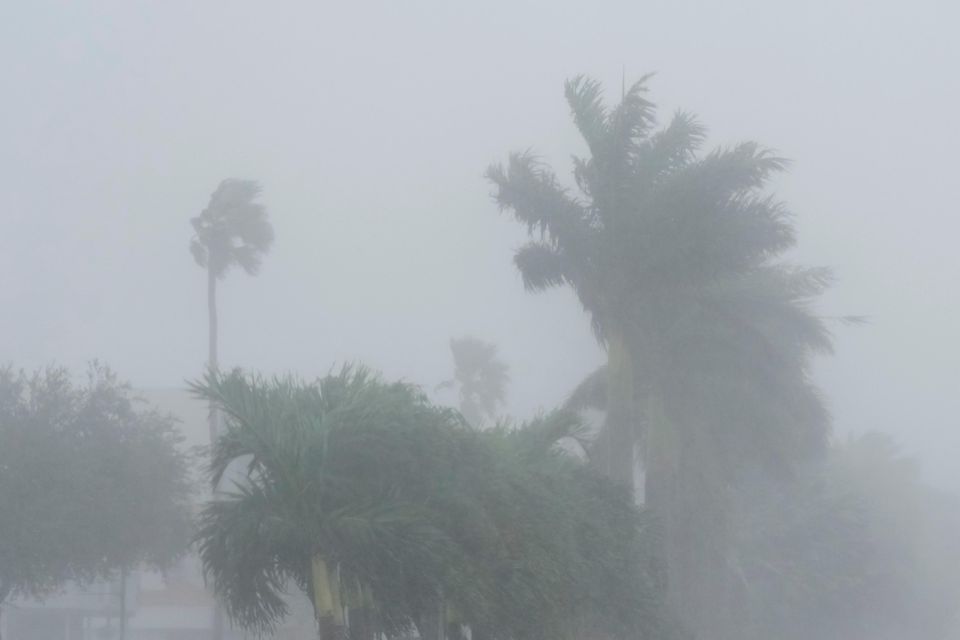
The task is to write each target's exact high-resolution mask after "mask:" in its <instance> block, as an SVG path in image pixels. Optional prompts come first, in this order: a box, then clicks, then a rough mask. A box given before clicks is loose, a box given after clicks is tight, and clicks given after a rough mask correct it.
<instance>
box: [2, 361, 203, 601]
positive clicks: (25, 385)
mask: <svg viewBox="0 0 960 640" xmlns="http://www.w3.org/2000/svg"><path fill="white" fill-rule="evenodd" d="M188 462H189V461H188V458H187V456H186V455H185V454H184V453H183V452H182V451H181V450H180V449H179V434H178V432H177V431H176V430H175V428H174V422H173V420H172V418H170V417H169V416H166V415H164V414H162V413H159V412H157V411H156V410H153V409H151V408H148V407H145V406H142V405H140V404H139V403H138V402H137V401H136V399H135V398H134V397H133V395H132V393H131V391H130V389H129V388H128V387H127V386H126V385H124V384H122V383H121V382H120V381H118V380H117V378H116V376H115V375H114V374H113V373H111V372H110V371H109V370H108V369H106V368H104V367H102V366H99V365H93V366H91V368H90V370H89V372H88V376H87V379H86V381H85V382H84V383H82V384H77V383H75V382H74V380H73V378H72V377H71V375H70V373H69V372H68V371H67V370H66V369H62V368H49V369H45V370H43V371H39V372H36V373H33V374H26V373H24V372H16V371H14V370H12V369H11V368H4V369H0V602H2V601H3V600H4V599H5V598H7V597H9V596H12V595H27V596H43V595H44V594H46V593H48V592H50V591H51V590H54V589H56V588H57V587H59V586H61V585H62V584H63V583H64V582H66V581H69V580H75V581H79V582H84V581H87V580H90V579H93V578H95V577H99V576H104V575H106V574H107V573H109V572H111V571H113V570H115V569H119V568H132V567H133V566H134V565H136V564H138V563H148V564H152V565H157V566H162V565H164V564H166V563H168V562H170V561H171V560H173V559H174V558H176V557H177V556H178V555H179V554H181V553H183V552H184V551H185V550H186V547H187V544H188V543H189V538H190V526H191V523H190V509H189V491H190V485H189V475H188V474H189V465H188Z"/></svg>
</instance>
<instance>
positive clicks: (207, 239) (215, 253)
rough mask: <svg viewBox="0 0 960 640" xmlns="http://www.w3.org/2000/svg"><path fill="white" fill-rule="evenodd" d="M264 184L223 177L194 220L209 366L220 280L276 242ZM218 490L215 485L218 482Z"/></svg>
mask: <svg viewBox="0 0 960 640" xmlns="http://www.w3.org/2000/svg"><path fill="white" fill-rule="evenodd" d="M259 195H260V185H259V184H257V183H256V182H254V181H252V180H237V179H227V180H223V181H222V182H221V183H220V184H219V185H218V186H217V189H216V191H214V192H213V194H212V195H211V196H210V202H209V204H208V205H207V208H206V209H204V210H203V211H201V212H200V215H198V216H196V217H195V218H191V219H190V224H191V225H192V226H193V231H194V235H193V239H192V240H191V241H190V252H191V253H192V254H193V258H194V260H196V262H197V264H198V265H200V266H201V267H204V268H205V269H206V270H207V319H208V324H209V338H208V342H209V344H208V348H209V356H208V359H207V367H208V369H210V370H211V371H217V370H218V368H219V352H218V345H217V342H218V340H217V331H218V325H217V281H218V280H220V279H222V278H223V277H224V276H225V275H226V274H227V271H229V270H230V268H231V267H233V266H238V267H240V268H241V269H243V270H244V271H245V272H246V273H247V274H248V275H256V274H257V272H258V271H259V270H260V264H261V262H262V260H263V256H264V254H266V253H267V252H268V251H269V250H270V247H271V245H272V244H273V227H272V226H271V225H270V221H269V218H268V216H267V210H266V208H265V207H264V206H263V205H262V204H261V203H259V202H257V201H256V200H257V198H258V197H259ZM209 419H210V442H211V444H212V443H213V442H214V440H216V438H217V434H218V433H219V431H220V414H219V413H218V411H217V408H216V406H214V405H211V406H210V417H209ZM214 489H216V487H214ZM222 618H223V616H222V614H221V612H220V610H219V608H217V609H216V611H215V612H214V625H213V626H214V628H213V634H212V636H213V640H220V639H221V638H222V637H223V620H222Z"/></svg>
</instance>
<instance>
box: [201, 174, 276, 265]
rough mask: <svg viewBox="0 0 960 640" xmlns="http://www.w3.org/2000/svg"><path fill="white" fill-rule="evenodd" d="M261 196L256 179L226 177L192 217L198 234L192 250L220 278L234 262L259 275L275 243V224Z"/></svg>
mask: <svg viewBox="0 0 960 640" xmlns="http://www.w3.org/2000/svg"><path fill="white" fill-rule="evenodd" d="M259 195H260V185H259V184H257V183H256V182H254V181H253V180H237V179H227V180H224V181H222V182H221V183H220V185H219V186H218V187H217V189H216V191H214V192H213V195H211V196H210V203H209V204H208V205H207V208H206V209H204V210H203V211H201V212H200V215H198V216H196V217H195V218H192V219H191V220H190V224H191V225H193V230H194V234H195V235H194V237H193V240H192V241H191V242H190V251H191V252H192V253H193V257H194V259H195V260H196V261H197V264H198V265H200V266H201V267H206V268H209V269H210V270H211V271H212V272H213V275H214V276H215V277H216V278H218V279H219V278H222V277H223V276H224V274H226V272H227V271H228V270H229V269H230V267H232V266H233V265H237V266H239V267H240V268H242V269H243V270H244V271H246V272H247V273H249V274H251V275H254V274H256V273H257V271H258V270H259V269H260V263H261V261H262V259H263V255H264V254H265V253H266V252H267V251H269V249H270V246H271V245H272V244H273V227H271V226H270V221H269V220H268V219H267V211H266V208H265V207H264V206H263V205H262V204H261V203H259V202H257V201H256V200H257V198H258V196H259Z"/></svg>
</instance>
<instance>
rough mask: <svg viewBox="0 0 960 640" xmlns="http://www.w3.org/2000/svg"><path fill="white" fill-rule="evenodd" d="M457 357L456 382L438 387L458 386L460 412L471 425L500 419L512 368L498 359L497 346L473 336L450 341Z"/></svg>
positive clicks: (454, 373)
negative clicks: (497, 417)
mask: <svg viewBox="0 0 960 640" xmlns="http://www.w3.org/2000/svg"><path fill="white" fill-rule="evenodd" d="M450 352H451V353H452V354H453V367H454V370H453V379H452V380H446V381H444V382H442V383H441V384H440V385H439V387H438V388H450V387H457V388H458V390H459V393H460V413H461V414H463V417H464V418H465V419H466V421H467V422H468V423H470V424H471V425H473V426H475V427H476V426H479V425H480V424H481V423H482V422H483V421H484V420H485V419H486V420H492V419H494V418H496V412H497V409H498V408H499V407H501V406H502V405H503V402H504V399H505V398H506V395H507V383H508V382H509V380H510V376H509V374H508V370H509V369H508V367H507V365H506V364H504V363H503V362H502V361H501V360H500V358H499V357H498V356H497V345H495V344H493V343H491V342H484V341H483V340H479V339H477V338H473V337H471V336H464V337H463V338H453V339H451V340H450Z"/></svg>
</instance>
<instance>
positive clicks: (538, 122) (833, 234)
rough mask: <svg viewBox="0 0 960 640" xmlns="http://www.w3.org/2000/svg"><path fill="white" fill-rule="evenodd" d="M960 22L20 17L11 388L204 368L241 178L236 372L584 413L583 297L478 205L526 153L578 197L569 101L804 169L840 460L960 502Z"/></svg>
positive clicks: (10, 32) (696, 17) (940, 9)
mask: <svg viewBox="0 0 960 640" xmlns="http://www.w3.org/2000/svg"><path fill="white" fill-rule="evenodd" d="M958 21H960V7H958V5H957V4H956V3H953V2H946V1H942V2H940V1H936V0H922V1H919V2H912V3H908V2H902V1H900V2H894V1H891V0H874V1H870V2H867V1H865V0H856V1H855V0H849V1H845V2H825V1H819V0H818V1H813V2H770V1H769V0H743V1H740V2H731V3H710V2H704V1H702V0H701V1H693V0H680V1H673V2H661V1H656V2H626V1H622V2H569V1H566V0H563V1H554V2H532V1H527V2H525V1H515V2H482V3H455V2H440V1H429V2H428V1H412V2H403V3H401V2H382V1H381V2H361V3H341V4H331V3H311V2H297V3H263V2H252V1H247V0H242V1H233V2H203V3H200V2H162V3H160V2H156V3H149V2H139V1H137V2H131V1H117V0H115V1H101V2H96V3H67V2H46V1H31V2H6V3H3V4H2V5H0V77H2V78H3V92H2V98H3V99H2V100H0V131H2V142H3V143H2V145H0V176H3V178H2V180H3V189H2V190H0V194H2V195H0V206H2V209H3V219H4V220H5V225H4V232H3V233H2V234H0V309H2V312H0V335H2V336H3V337H4V338H3V340H2V345H3V346H2V350H0V353H2V355H0V360H2V361H3V362H8V363H13V364H15V365H16V366H18V367H24V368H27V369H34V368H37V367H40V366H44V365H47V364H50V363H58V364H62V365H65V366H68V367H70V368H74V369H80V368H82V367H83V366H84V363H86V362H88V361H89V360H91V359H95V358H96V359H100V360H102V361H104V362H106V363H109V365H110V366H111V367H112V368H113V369H114V370H116V371H117V372H119V373H120V374H121V375H122V376H123V377H124V378H126V379H129V380H130V381H131V382H132V383H133V385H134V386H136V387H138V388H142V389H168V388H173V387H183V386H184V384H185V381H186V380H193V379H196V378H197V377H198V376H200V375H201V374H202V372H203V369H204V366H205V362H206V357H207V346H206V345H207V334H206V322H207V319H206V318H207V308H206V284H207V283H206V278H205V276H204V273H203V271H202V270H201V269H198V267H197V265H196V264H195V263H194V261H193V259H192V258H191V256H190V253H189V251H188V243H189V240H190V236H191V233H192V230H191V228H190V225H189V219H190V218H191V217H193V216H195V215H197V214H198V213H199V212H200V210H201V209H202V208H203V207H204V206H206V203H207V201H208V199H209V197H210V194H211V192H212V191H213V189H214V188H215V187H216V185H217V184H218V183H219V181H220V180H221V179H223V178H226V177H237V178H249V179H255V180H257V181H259V182H260V183H261V185H262V187H263V194H262V197H261V199H262V202H263V203H264V204H265V205H266V206H267V208H268V210H269V212H270V218H271V222H272V224H273V226H274V229H275V233H276V242H275V244H274V247H273V249H272V251H271V253H270V254H269V255H267V256H266V258H265V260H264V264H263V267H262V270H261V272H260V274H259V275H258V276H257V277H255V278H251V277H247V276H246V275H244V274H242V273H240V272H239V271H234V272H232V273H231V274H230V276H229V277H227V278H226V279H225V280H224V281H223V282H222V284H221V286H220V290H219V294H218V302H219V309H220V359H221V367H222V368H228V367H232V366H242V367H244V368H246V369H250V370H257V371H262V372H266V373H283V372H288V371H293V372H297V373H299V374H301V375H304V376H307V377H310V376H314V375H324V374H327V373H328V372H329V371H331V370H333V369H334V368H336V367H338V366H339V365H340V364H343V363H348V362H363V363H365V364H367V365H369V366H371V367H373V368H375V369H377V370H380V371H382V372H383V373H384V375H385V376H386V377H388V378H391V379H392V378H403V379H405V380H408V381H410V382H413V383H416V384H420V385H423V386H424V388H426V389H430V390H432V389H433V388H434V387H435V385H437V384H438V383H440V382H442V381H444V380H446V379H448V378H449V377H450V374H451V369H452V366H453V365H452V362H451V357H450V349H449V340H450V338H451V337H456V336H462V335H473V336H477V337H478V338H481V339H483V340H486V341H489V342H492V343H494V344H496V345H497V346H498V348H499V354H500V357H501V358H502V359H503V361H504V362H505V363H506V364H507V365H508V366H509V369H510V384H509V390H508V395H507V403H506V408H505V413H508V414H510V415H512V416H515V417H517V418H521V419H522V418H529V417H532V416H534V415H535V414H537V413H538V412H539V411H541V410H547V409H550V408H553V407H555V406H557V405H558V404H560V403H562V402H563V401H564V399H565V398H566V397H567V395H568V394H569V393H570V391H571V390H572V389H573V388H574V387H575V386H576V384H577V383H578V382H580V380H581V379H582V378H583V377H584V375H585V374H587V373H588V372H590V371H592V370H593V369H595V368H596V366H597V365H598V364H600V363H601V362H602V361H603V360H604V354H603V351H602V350H601V349H600V348H599V347H598V346H597V343H596V341H595V340H594V337H593V335H592V334H591V331H590V320H589V318H588V316H587V315H585V314H584V313H583V312H582V311H581V310H580V306H579V303H578V302H577V300H576V298H575V296H574V295H573V294H572V293H571V292H570V291H569V290H567V289H565V288H564V289H556V290H553V291H550V292H546V293H543V294H539V295H530V294H528V293H526V292H525V291H524V289H523V285H522V282H521V279H520V277H519V275H518V274H517V271H516V268H515V267H514V265H513V262H512V256H513V253H514V251H515V250H516V249H517V248H518V247H519V246H520V245H521V244H523V242H524V241H525V238H526V237H527V234H526V230H525V229H524V228H522V226H520V225H517V224H516V222H515V221H514V220H513V219H512V218H511V216H509V215H507V214H500V213H498V211H497V206H496V204H495V203H494V202H493V200H492V199H491V186H490V184H489V182H487V181H486V180H485V179H484V178H483V172H484V170H485V169H486V167H487V166H488V165H489V164H491V163H493V162H499V161H502V160H503V159H504V158H505V157H506V153H507V152H508V151H511V150H522V149H524V148H530V149H532V150H533V151H534V152H536V153H537V154H539V155H540V156H542V157H543V158H544V159H546V160H547V161H549V162H550V163H551V164H552V165H553V167H554V168H555V169H556V171H557V173H558V175H559V176H560V177H561V179H564V180H567V179H568V176H569V168H570V154H571V153H582V152H583V151H584V145H583V142H582V141H581V139H580V138H579V137H578V136H577V133H576V130H575V129H574V128H573V127H572V126H571V124H570V116H569V109H568V107H567V105H566V103H565V102H564V101H563V82H564V80H566V79H568V78H570V77H572V76H574V75H576V74H579V73H586V74H589V75H591V76H593V77H595V78H597V79H599V80H600V81H602V83H603V85H604V86H605V87H606V89H607V98H608V99H609V100H610V101H611V102H614V101H616V100H617V99H618V98H619V89H620V87H621V86H623V85H624V83H626V84H630V83H631V82H633V81H635V80H637V79H638V78H640V77H641V76H642V75H644V74H646V73H650V72H653V73H655V74H656V75H655V76H654V77H653V78H652V79H651V81H650V83H649V87H650V90H651V93H650V96H651V99H652V100H653V101H654V102H655V103H656V104H657V106H658V110H659V114H660V119H661V121H666V120H667V119H668V118H669V115H670V113H671V112H673V111H674V110H675V109H684V110H689V111H691V112H693V113H695V114H697V115H698V116H699V117H701V118H702V120H703V122H704V123H705V124H706V125H707V127H708V128H709V138H708V140H709V146H711V147H712V146H714V145H724V144H731V143H734V142H737V141H740V140H745V139H749V140H756V141H759V142H760V143H762V144H764V145H768V146H770V147H773V148H774V149H776V150H777V151H778V152H779V153H781V154H783V155H784V156H786V157H787V158H789V159H790V160H791V161H792V164H791V166H790V169H789V171H788V172H786V173H784V174H781V175H780V176H778V177H777V178H776V180H775V182H774V184H773V185H772V186H773V190H775V191H776V192H777V194H778V195H779V196H782V197H783V199H784V200H785V201H786V202H787V203H788V204H789V206H790V209H791V210H792V211H794V212H795V213H796V225H797V228H798V230H799V248H798V249H797V250H795V251H794V252H793V254H792V255H791V256H790V257H791V259H795V260H796V261H797V262H800V263H803V264H807V265H821V266H827V267H830V268H832V269H833V270H834V272H835V274H836V276H837V282H836V284H835V285H834V286H833V287H832V288H831V289H830V290H829V292H828V293H827V294H826V295H825V296H824V297H823V299H822V301H821V302H820V305H819V307H818V311H819V313H821V314H823V315H827V316H845V315H858V316H865V317H867V318H868V322H867V323H865V324H863V325H857V326H848V325H845V324H842V323H837V324H834V325H832V327H833V329H834V333H835V346H836V353H835V355H833V356H831V357H824V358H820V359H818V361H817V366H816V378H817V383H818V385H819V387H820V389H821V391H822V393H823V395H824V397H825V398H826V402H827V405H828V406H829V408H830V410H831V413H832V416H833V429H834V432H835V433H837V434H840V435H843V434H847V433H862V432H865V431H867V430H879V431H882V432H886V433H889V434H891V435H893V436H894V437H895V439H896V440H897V441H898V442H899V443H901V444H902V445H903V447H904V449H905V451H906V452H907V453H909V454H911V455H915V456H916V457H917V458H918V459H919V460H920V463H921V466H922V470H923V471H922V472H923V474H924V476H925V478H926V479H927V480H928V481H929V482H931V483H932V484H934V485H936V486H939V487H942V488H946V489H950V490H960V468H958V466H957V464H956V458H957V454H958V452H960V429H957V428H956V420H957V418H956V416H958V415H960V365H958V363H960V340H958V339H957V336H956V332H957V330H958V327H960V296H958V290H960V289H958V282H960V259H958V256H957V249H956V237H957V235H958V233H960V222H958V216H957V214H956V211H955V210H956V207H957V205H956V197H955V191H956V188H955V185H956V182H957V180H956V175H955V174H956V165H957V162H956V159H955V155H956V149H957V148H958V147H960V127H958V126H957V125H956V117H957V114H958V113H960V75H958V74H957V67H958V63H960V40H958V39H957V38H956V33H955V31H956V25H957V24H958Z"/></svg>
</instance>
